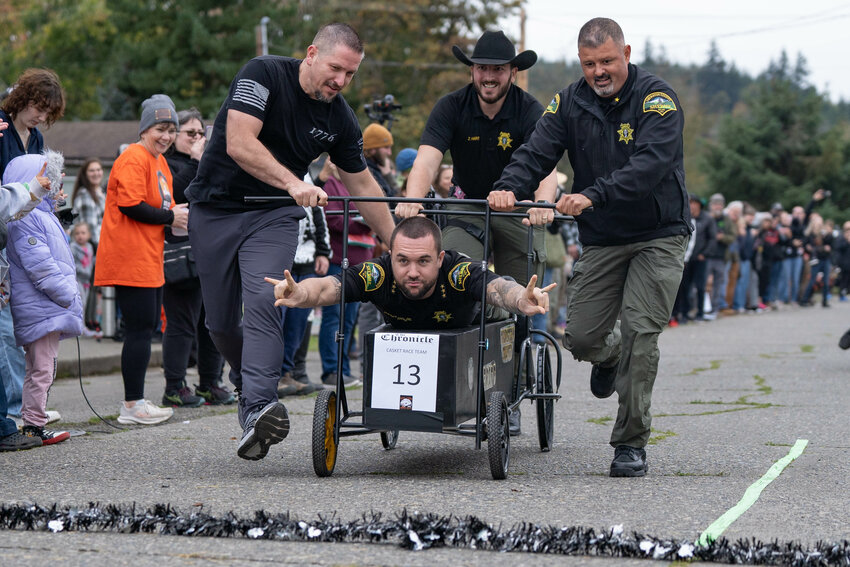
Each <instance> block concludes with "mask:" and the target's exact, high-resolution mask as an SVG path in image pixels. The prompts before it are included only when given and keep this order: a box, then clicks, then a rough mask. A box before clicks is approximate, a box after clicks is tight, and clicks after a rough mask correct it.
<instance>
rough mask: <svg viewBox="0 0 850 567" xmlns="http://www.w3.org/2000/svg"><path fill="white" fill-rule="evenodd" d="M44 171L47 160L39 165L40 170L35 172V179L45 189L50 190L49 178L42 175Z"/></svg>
mask: <svg viewBox="0 0 850 567" xmlns="http://www.w3.org/2000/svg"><path fill="white" fill-rule="evenodd" d="M45 171H47V162H44V165H42V166H41V171H39V172H38V173H36V174H35V180H36V181H38V184H39V185H41V186H42V187H44V188H45V189H46V190H47V191H50V180H49V179H48V178H46V177H45V176H44V172H45Z"/></svg>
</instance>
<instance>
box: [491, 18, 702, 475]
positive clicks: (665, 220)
mask: <svg viewBox="0 0 850 567" xmlns="http://www.w3.org/2000/svg"><path fill="white" fill-rule="evenodd" d="M578 48H579V53H578V55H579V61H580V63H581V66H582V69H583V71H584V80H579V81H577V82H575V83H573V84H572V85H570V86H568V87H567V88H565V89H564V90H562V91H561V92H559V93H558V94H556V95H555V98H554V99H553V100H552V102H551V103H549V106H548V107H547V108H546V110H545V111H544V113H543V116H542V117H541V119H540V121H539V122H538V124H537V128H536V129H535V130H534V133H533V134H532V135H531V138H530V139H529V140H528V142H527V143H526V144H525V145H523V146H522V147H521V148H519V149H518V150H517V151H516V152H514V155H513V159H512V160H511V163H510V164H509V165H508V166H507V167H506V168H505V170H504V171H503V173H502V176H501V178H500V179H499V181H497V182H496V184H495V186H494V191H493V192H491V193H490V196H489V200H490V203H491V206H493V207H494V208H497V209H506V208H510V207H512V206H513V204H514V202H515V200H520V199H528V198H529V197H530V196H531V195H530V191H529V188H532V187H536V186H537V184H538V182H539V181H540V179H542V178H543V177H544V176H545V175H547V174H548V173H549V172H550V171H551V170H552V167H554V165H555V164H556V163H557V161H558V159H560V157H561V156H562V155H563V152H564V151H565V150H566V151H567V153H568V155H569V159H570V163H571V164H572V167H573V171H574V172H575V177H574V183H573V188H572V194H569V195H564V196H563V197H561V199H560V200H559V201H558V204H557V208H558V211H559V212H561V213H563V214H569V215H575V216H577V219H576V220H577V221H578V226H579V239H580V240H581V243H582V246H583V249H582V256H581V258H580V259H579V261H578V262H577V263H576V265H575V267H574V268H573V276H572V279H571V281H570V284H569V296H570V301H569V314H568V320H567V329H566V333H565V334H564V346H565V347H566V348H567V349H568V350H570V352H572V354H573V356H574V357H575V358H576V359H578V360H587V361H590V362H591V363H593V370H592V372H591V381H590V388H591V391H592V392H593V394H594V395H596V396H597V397H600V398H605V397H608V396H610V395H611V394H613V393H614V391H616V392H617V394H618V395H619V411H618V414H617V421H616V423H615V424H614V430H613V432H612V434H611V445H612V446H613V447H614V448H615V453H614V460H613V462H612V463H611V469H610V474H611V476H643V475H644V474H646V470H647V467H646V452H645V451H644V447H645V446H646V444H647V442H648V441H649V434H650V422H651V419H652V418H651V415H650V412H649V408H650V401H651V397H652V386H653V384H654V382H655V375H656V373H657V370H658V358H659V353H658V335H659V334H661V331H662V330H663V329H664V327H665V325H666V324H667V321H668V318H669V316H670V312H671V310H672V308H673V302H674V301H675V299H676V291H677V289H678V286H679V281H680V279H681V277H682V264H683V258H684V254H685V247H686V245H687V241H688V234H689V232H690V230H691V225H690V212H689V210H688V195H687V192H686V190H685V173H684V166H683V157H682V155H683V152H682V128H683V125H684V117H683V115H682V110H681V108H680V106H679V100H678V98H677V96H676V93H675V92H673V89H671V88H670V86H669V85H668V84H667V83H665V82H664V81H662V80H661V79H659V78H657V77H655V76H653V75H651V74H649V73H647V72H646V71H644V70H643V69H641V68H639V67H636V66H634V65H630V64H629V57H630V55H631V47H630V46H628V45H626V44H625V40H624V38H623V31H622V30H621V29H620V26H619V25H617V23H616V22H614V21H613V20H609V19H607V18H596V19H593V20H591V21H589V22H587V23H586V24H585V25H584V26H583V27H582V28H581V30H580V31H579V36H578ZM591 206H592V207H593V209H592V210H588V211H586V209H588V207H591ZM583 211H585V213H584V214H582V212H583Z"/></svg>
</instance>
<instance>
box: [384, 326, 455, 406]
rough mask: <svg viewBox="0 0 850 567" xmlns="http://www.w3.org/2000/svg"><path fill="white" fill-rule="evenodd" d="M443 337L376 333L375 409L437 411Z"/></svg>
mask: <svg viewBox="0 0 850 567" xmlns="http://www.w3.org/2000/svg"><path fill="white" fill-rule="evenodd" d="M439 353H440V335H421V334H417V333H376V334H375V348H374V352H373V355H372V408H373V409H391V410H415V411H430V412H433V411H436V409H437V361H438V355H439Z"/></svg>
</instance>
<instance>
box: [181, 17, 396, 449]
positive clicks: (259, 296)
mask: <svg viewBox="0 0 850 567" xmlns="http://www.w3.org/2000/svg"><path fill="white" fill-rule="evenodd" d="M363 54H364V48H363V42H362V40H361V39H360V37H359V35H358V34H357V32H356V31H355V30H354V29H353V28H352V27H351V26H349V25H347V24H341V23H334V24H328V25H325V26H322V27H321V28H320V29H319V31H318V32H317V33H316V36H315V37H314V38H313V43H312V44H311V45H310V46H309V47H308V48H307V50H306V56H305V57H304V59H301V60H299V59H293V58H291V57H282V56H277V55H267V56H262V57H256V58H254V59H251V60H250V61H249V62H248V63H246V64H245V65H244V66H243V67H242V69H240V70H239V72H238V73H237V75H236V77H235V78H234V80H233V82H232V83H231V85H230V89H229V91H228V94H227V98H226V99H225V101H224V103H223V104H222V106H221V110H220V111H219V113H218V116H217V117H216V119H215V123H214V127H213V133H212V136H211V137H210V139H209V141H208V143H207V147H206V150H205V151H204V155H203V157H202V158H201V163H200V165H199V166H198V175H197V176H196V177H195V179H194V181H192V184H191V185H190V186H189V188H188V189H187V190H186V196H187V197H188V199H189V202H190V204H191V211H192V214H191V216H190V219H191V223H190V225H189V239H190V241H191V242H192V250H193V251H194V253H195V263H196V266H197V268H198V274H199V276H200V278H201V292H202V294H203V297H204V305H205V306H206V308H207V327H208V328H209V330H210V336H211V337H212V339H213V341H214V342H215V344H216V346H217V347H218V349H219V352H221V353H222V354H223V355H224V358H225V359H226V360H227V362H228V363H229V364H230V369H231V371H230V381H231V382H232V383H233V385H234V386H235V388H236V391H237V395H238V418H239V425H240V426H241V427H242V438H241V440H240V441H239V444H238V447H237V451H236V452H237V455H238V456H239V457H240V458H243V459H247V460H259V459H262V458H264V457H265V456H266V455H267V454H268V451H269V448H270V447H271V446H272V445H274V444H276V443H279V442H280V441H282V440H283V439H284V438H285V437H286V436H287V435H288V434H289V414H288V413H287V411H286V407H285V406H284V405H283V404H282V403H280V402H279V401H278V396H277V387H278V382H279V380H280V377H281V376H280V371H281V365H282V363H283V339H282V337H281V332H280V311H279V310H278V309H277V308H276V307H275V306H274V302H273V301H272V297H273V290H272V289H271V288H270V287H269V286H267V285H266V284H265V283H264V282H263V277H275V278H281V277H282V276H283V271H284V269H288V268H289V267H290V266H291V265H292V261H293V258H294V256H295V250H296V247H297V244H298V223H299V221H300V219H301V218H303V217H304V216H305V214H306V213H305V211H304V207H313V206H316V205H319V206H324V205H326V204H327V194H326V193H325V191H323V190H322V189H320V188H319V187H317V186H315V185H313V184H311V183H307V182H305V181H304V176H305V174H306V173H307V168H308V166H309V165H310V163H311V162H312V161H313V160H314V159H315V158H316V157H318V156H319V155H320V154H322V153H323V152H328V154H329V155H330V156H331V159H333V162H334V163H335V164H336V165H337V166H338V168H339V172H340V178H341V179H342V181H343V183H344V184H345V186H346V187H347V188H348V190H349V191H351V193H352V194H354V195H359V196H370V197H380V196H382V195H383V194H382V192H381V190H380V188H379V187H378V185H377V183H375V180H374V179H373V178H372V176H371V175H370V174H369V172H368V171H367V170H366V163H365V161H364V159H363V153H362V149H361V143H362V134H361V132H360V126H359V124H358V122H357V117H356V116H355V115H354V111H353V110H352V109H351V107H350V106H349V105H348V103H347V102H346V101H345V99H343V98H342V97H341V96H339V95H340V93H341V92H342V90H343V89H344V88H345V87H346V86H347V85H348V84H349V83H350V82H351V79H352V78H353V77H354V74H355V73H356V72H357V70H358V69H359V67H360V63H361V62H362V60H363ZM246 197H253V198H257V200H246ZM278 197H292V199H282V200H279V199H277V198H278ZM293 201H294V202H293ZM359 209H360V211H361V212H362V213H363V216H364V217H365V218H366V221H367V222H368V223H369V225H370V226H371V227H372V229H373V230H375V232H377V233H378V234H379V235H381V237H382V238H386V239H387V240H389V236H390V234H391V233H392V229H393V221H392V217H391V216H390V213H389V208H388V207H387V205H386V203H376V202H369V203H361V204H360V207H359Z"/></svg>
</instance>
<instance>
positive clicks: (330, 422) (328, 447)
mask: <svg viewBox="0 0 850 567" xmlns="http://www.w3.org/2000/svg"><path fill="white" fill-rule="evenodd" d="M335 423H336V396H335V395H331V396H330V397H329V398H328V407H327V417H326V418H325V468H326V469H327V470H328V471H332V470H333V468H334V465H335V464H336V443H334V425H335Z"/></svg>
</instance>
